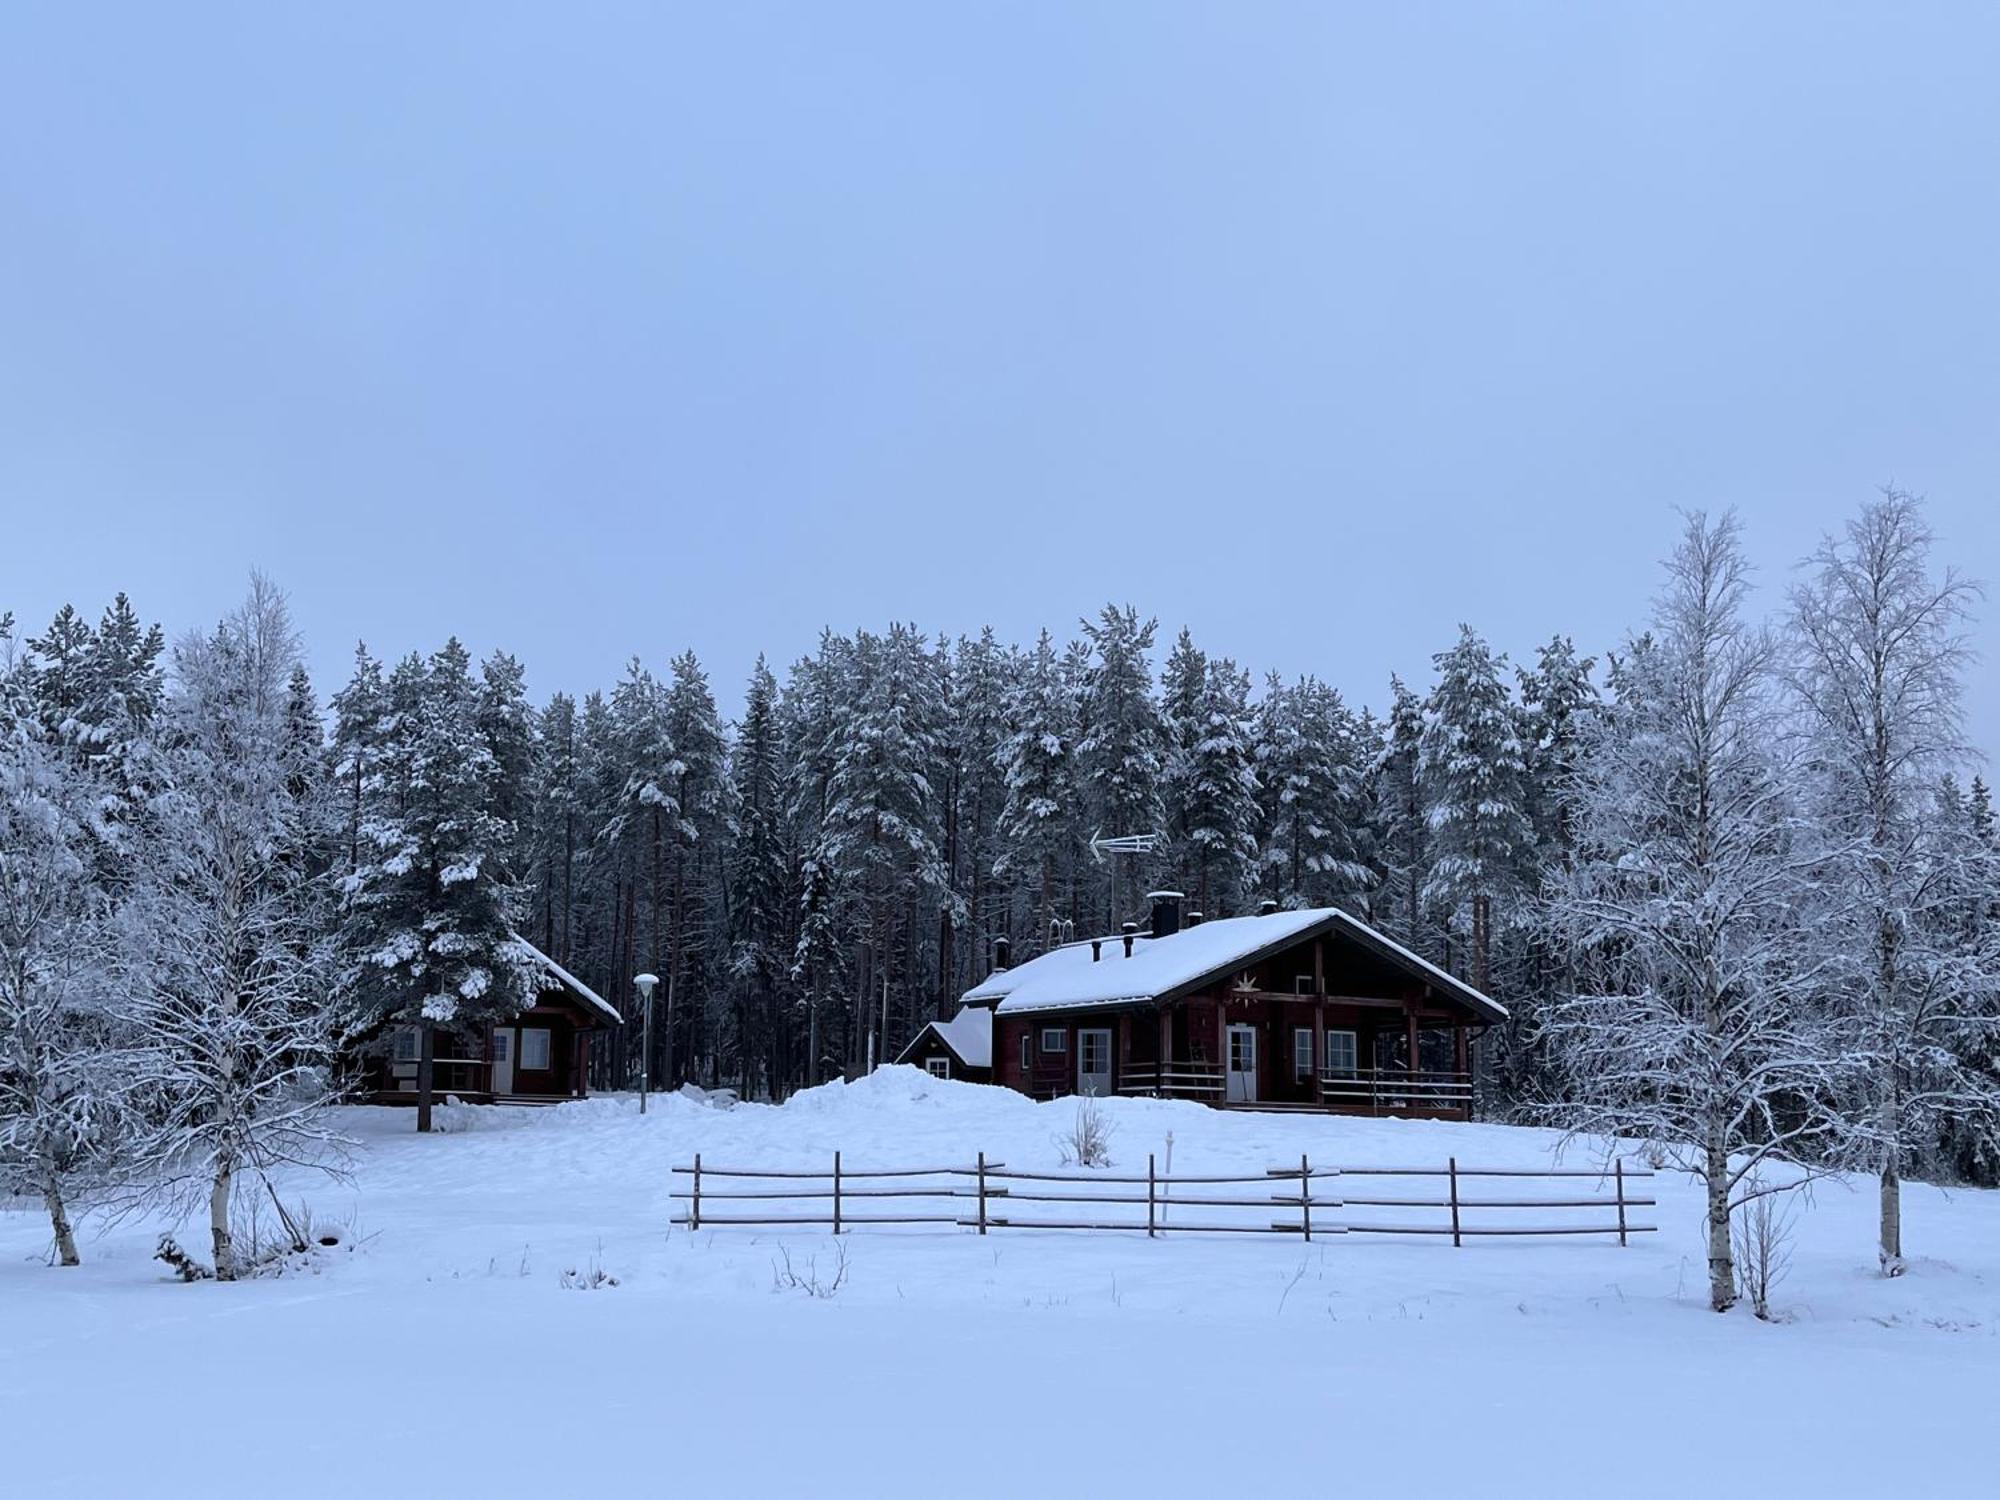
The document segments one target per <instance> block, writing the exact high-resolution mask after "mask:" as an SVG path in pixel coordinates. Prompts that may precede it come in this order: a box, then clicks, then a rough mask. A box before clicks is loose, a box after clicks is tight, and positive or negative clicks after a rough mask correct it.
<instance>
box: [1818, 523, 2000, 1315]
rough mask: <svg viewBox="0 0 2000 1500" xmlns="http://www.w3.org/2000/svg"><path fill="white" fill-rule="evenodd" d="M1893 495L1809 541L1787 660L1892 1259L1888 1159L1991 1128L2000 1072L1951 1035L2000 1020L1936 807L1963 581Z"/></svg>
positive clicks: (1951, 747)
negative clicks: (1966, 923) (1961, 913)
mask: <svg viewBox="0 0 2000 1500" xmlns="http://www.w3.org/2000/svg"><path fill="white" fill-rule="evenodd" d="M1930 553H1931V534H1930V531H1929V530H1928V528H1927V527H1926V526H1925V524H1924V520H1923V515H1922V511H1921V508H1920V507H1919V505H1918V503H1917V502H1916V501H1915V500H1914V499H1913V498H1911V497H1910V496H1908V495H1905V494H1902V493H1900V492H1898V491H1895V490H1888V491H1885V492H1884V493H1883V494H1882V496H1881V498H1879V499H1877V500H1875V501H1873V502H1872V503H1870V504H1868V505H1866V506H1864V507H1863V509H1862V511H1861V513H1860V514H1859V515H1858V516H1857V517H1855V518H1854V519H1853V520H1852V521H1850V522H1849V523H1848V524H1847V526H1846V528H1845V530H1844V531H1843V532H1842V533H1841V534H1840V535H1838V536H1832V537H1828V538H1827V539H1826V540H1825V541H1824V542H1823V543H1822V544H1821V546H1820V548H1819V550H1818V551H1817V552H1815V553H1814V554H1813V556H1812V557H1811V558H1810V559H1808V561H1807V564H1806V568H1807V573H1806V577H1805V578H1804V579H1803V580H1802V581H1801V583H1800V584H1799V585H1798V587H1797V588H1795V589H1794V590H1793V593H1792V601H1791V613H1790V617H1789V620H1788V627H1789V628H1788V631H1787V642H1786V644H1787V667H1788V671H1787V676H1788V680H1789V682H1790V684H1791V686H1792V688H1793V692H1794V698H1795V703H1796V707H1797V710H1798V712H1799V713H1800V715H1801V716H1802V717H1803V719H1804V721H1805V727H1806V731H1807V740H1808V754H1809V757H1810V763H1811V767H1812V771H1813V791H1814V809H1813V811H1814V814H1815V818H1814V821H1815V824H1816V826H1817V827H1818V829H1819V831H1820V834H1821V837H1822V839H1823V841H1824V844H1825V862H1824V865H1823V868H1822V870H1821V871H1820V876H1819V878H1820V882H1821V884H1822V887H1823V889H1824V891H1825V893H1826V895H1827V897H1828V900H1827V902H1826V917H1825V920H1824V922H1823V924H1822V926H1821V935H1820V938H1819V941H1820V942H1821V943H1823V944H1826V945H1827V946H1828V947H1829V949H1830V950H1831V953H1832V955H1833V957H1834V959H1835V964H1834V966H1833V967H1832V968H1831V969H1830V970H1829V972H1828V974H1827V976H1826V977H1827V980H1828V983H1827V985H1826V988H1825V993H1826V995H1827V997H1828V998H1827V1004H1828V1006H1829V1007H1830V1008H1832V1009H1834V1010H1836V1011H1837V1012H1838V1013H1839V1015H1840V1018H1841V1020H1842V1021H1843V1022H1845V1023H1846V1027H1847V1031H1848V1034H1849V1046H1850V1049H1851V1052H1852V1055H1853V1056H1854V1057H1855V1058H1856V1059H1857V1060H1859V1061H1860V1062H1861V1063H1862V1064H1863V1067H1862V1071H1861V1073H1860V1075H1859V1078H1858V1080H1857V1081H1858V1084H1859V1092H1858V1094H1857V1096H1856V1097H1855V1098H1854V1100H1853V1105H1852V1127H1853V1128H1852V1131H1851V1144H1852V1145H1853V1146H1854V1147H1855V1148H1857V1151H1858V1154H1859V1156H1860V1157H1861V1159H1862V1160H1864V1161H1866V1162H1867V1164H1868V1165H1869V1166H1870V1167H1872V1168H1873V1169H1874V1170H1875V1172H1876V1173H1877V1175H1878V1177H1879V1180H1880V1184H1881V1194H1880V1198H1881V1212H1880V1223H1879V1236H1878V1244H1877V1259H1878V1261H1879V1264H1880V1266H1881V1269H1882V1273H1883V1274H1884V1275H1886V1276H1896V1275H1900V1274H1901V1273H1902V1271H1903V1269H1904V1264H1905V1263H1904V1260H1903V1233H1902V1177H1903V1173H1904V1172H1905V1170H1907V1169H1908V1167H1909V1166H1910V1165H1911V1164H1912V1163H1913V1162H1915V1161H1917V1160H1919V1159H1920V1158H1921V1157H1922V1156H1923V1155H1925V1154H1927V1153H1928V1151H1929V1149H1930V1148H1931V1147H1932V1146H1934V1145H1935V1143H1936V1142H1937V1140H1938V1137H1939V1133H1940V1129H1941V1123H1942V1121H1943V1120H1944V1119H1945V1118H1947V1117H1949V1118H1951V1119H1953V1120H1954V1121H1955V1122H1956V1123H1957V1125H1958V1126H1959V1128H1960V1129H1961V1130H1963V1129H1965V1128H1967V1127H1969V1126H1970V1127H1975V1128H1978V1129H1979V1130H1980V1133H1981V1134H1983V1135H1986V1136H1988V1137H1989V1138H1990V1137H1993V1136H1994V1134H1995V1130H1996V1122H1997V1121H2000V1079H1995V1078H1993V1077H1992V1076H1991V1075H1990V1074H1988V1073H1986V1072H1985V1071H1984V1070H1983V1069H1980V1068H1977V1067H1969V1066H1966V1065H1965V1062H1964V1059H1965V1058H1966V1056H1967V1055H1968V1052H1969V1051H1971V1050H1973V1049H1968V1048H1967V1047H1966V1046H1965V1043H1966V1042H1967V1041H1968V1040H1969V1039H1972V1038H1974V1037H1976V1036H1977V1035H1978V1034H1979V1033H1981V1032H1983V1031H1985V1030H1987V1029H1989V1028H1991V1027H1993V1026H1994V1025H1995V1023H1996V1020H2000V1010H1996V994H1995V990H1996V983H1997V982H2000V966H1996V964H1995V962H1994V958H1995V955H1994V954H1993V952H1992V951H1991V945H1990V939H1989V937H1988V935H1986V934H1981V935H1977V936H1975V935H1972V934H1968V933H1967V932H1966V931H1965V929H1964V928H1963V927H1962V926H1961V925H1960V924H1958V923H1957V922H1955V921H1952V920H1950V919H1949V918H1950V915H1951V914H1952V913H1953V912H1955V911H1956V910H1958V908H1959V907H1960V905H1961V904H1962V899H1963V891H1964V889H1965V886H1966V883H1967V882H1966V879H1965V876H1966V872H1967V869H1968V867H1969V862H1974V861H1977V860H1978V859H1979V854H1980V851H1979V850H1978V847H1977V843H1976V840H1975V839H1974V838H1973V835H1972V831H1971V828H1970V826H1969V825H1965V824H1960V825H1959V826H1957V827H1953V826H1952V824H1951V822H1950V821H1949V820H1946V819H1941V818H1940V817H1939V816H1937V797H1936V787H1937V784H1938V777H1939V775H1940V773H1941V772H1943V771H1945V770H1947V769H1949V768H1950V767H1952V766H1954V765H1956V764H1958V763H1960V762H1962V761H1963V760H1964V759H1966V758H1967V756H1968V754H1969V747H1968V746H1967V745H1966V743H1965V738H1964V732H1963V718H1962V713H1961V697H1962V687H1963V679H1964V674H1965V672H1966V670H1967V668H1968V666H1969V664H1970V652H1969V650H1968V648H1967V645H1966V641H1965V634H1964V632H1965V629H1966V626H1967V624H1968V621H1969V615H1968V610H1969V607H1970V604H1971V601H1972V600H1973V598H1974V596H1975V593H1976V589H1975V586H1974V585H1973V584H1971V583H1969V582H1967V581H1966V580H1965V579H1963V578H1961V577H1959V576H1958V575H1957V574H1956V573H1954V572H1952V571H1950V570H1948V569H1947V570H1945V571H1943V572H1936V571H1934V570H1933V568H1932V566H1931V561H1930Z"/></svg>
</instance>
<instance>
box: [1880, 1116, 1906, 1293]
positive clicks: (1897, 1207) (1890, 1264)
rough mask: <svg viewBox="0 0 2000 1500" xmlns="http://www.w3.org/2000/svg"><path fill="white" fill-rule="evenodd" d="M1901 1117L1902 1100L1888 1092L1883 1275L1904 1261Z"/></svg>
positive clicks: (1897, 1270) (1884, 1123)
mask: <svg viewBox="0 0 2000 1500" xmlns="http://www.w3.org/2000/svg"><path fill="white" fill-rule="evenodd" d="M1901 1121H1902V1105H1901V1102H1900V1101H1899V1100H1898V1099H1896V1098H1895V1097H1894V1094H1893V1092H1892V1093H1891V1096H1890V1097H1889V1098H1888V1099H1886V1100H1884V1101H1883V1104H1882V1128H1883V1130H1884V1131H1885V1132H1886V1133H1887V1135H1888V1145H1887V1146H1886V1147H1885V1148H1884V1149H1883V1153H1882V1225H1881V1236H1880V1243H1879V1245H1878V1246H1877V1248H1876V1256H1877V1260H1878V1261H1879V1263H1880V1265H1881V1268H1882V1274H1883V1275H1884V1276H1901V1275H1902V1274H1903V1272H1904V1270H1905V1269H1906V1266H1905V1264H1904V1261H1903V1174H1902V1154H1903V1153H1902V1142H1901V1140H1900V1139H1899V1137H1898V1135H1897V1128H1898V1126H1899V1125H1900V1124H1901Z"/></svg>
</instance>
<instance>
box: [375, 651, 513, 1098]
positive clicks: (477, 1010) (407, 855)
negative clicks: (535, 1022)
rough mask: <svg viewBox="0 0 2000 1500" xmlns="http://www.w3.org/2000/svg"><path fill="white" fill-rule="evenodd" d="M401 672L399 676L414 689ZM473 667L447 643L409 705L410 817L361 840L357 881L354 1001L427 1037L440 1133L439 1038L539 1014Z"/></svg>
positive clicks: (403, 735)
mask: <svg viewBox="0 0 2000 1500" xmlns="http://www.w3.org/2000/svg"><path fill="white" fill-rule="evenodd" d="M411 675H412V674H410V673H409V672H408V671H406V670H405V669H403V668H399V669H398V676H399V677H401V678H403V679H404V684H405V685H406V686H415V684H414V683H412V682H411V680H410V679H411ZM479 706H480V698H479V690H478V685H477V684H476V683H475V681H474V679H473V675H472V669H471V659H470V658H469V657H468V656H467V654H466V652H465V648H464V647H463V646H461V645H460V644H459V643H458V641H457V640H456V639H453V640H450V641H447V642H446V643H445V645H444V647H443V649H441V650H440V651H438V652H437V654H436V655H434V656H433V657H432V658H431V659H430V661H429V662H428V663H427V664H426V665H425V666H424V668H423V670H422V682H421V687H420V689H419V690H418V691H417V692H416V694H415V701H414V703H413V704H409V705H399V711H398V713H397V714H396V731H395V735H394V738H393V740H392V743H391V745H390V746H389V754H388V757H387V758H388V760H389V761H390V763H392V764H394V765H396V766H398V767H399V768H400V769H401V770H402V772H403V774H404V775H405V776H406V778H407V780H406V784H405V786H404V788H403V791H402V795H401V799H400V802H401V805H400V807H398V808H389V807H385V808H384V809H383V810H382V811H381V812H379V813H378V814H377V815H376V816H374V817H372V818H370V819H369V820H368V822H367V824H366V826H365V827H364V829H363V840H364V845H365V848H364V855H363V863H362V865H361V866H360V868H359V869H358V870H357V871H356V872H355V873H354V875H353V876H352V877H350V879H349V881H348V882H347V889H348V893H349V915H348V920H347V923H346V924H345V934H344V935H345V945H346V948H347V951H348V953H349V954H350V956H351V963H350V967H349V971H348V992H349V994H350V996H351V997H352V1000H353V1004H354V1006H355V1011H356V1015H355V1020H356V1023H357V1027H358V1029H360V1030H363V1031H367V1030H372V1029H374V1028H375V1027H377V1026H379V1025H380V1023H382V1022H385V1021H394V1022H401V1023H404V1024H411V1025H415V1026H416V1027H417V1028H418V1030H419V1037H420V1040H419V1053H418V1073H417V1088H418V1101H417V1129H418V1130H420V1131H426V1130H429V1129H430V1126H431V1105H432V1093H433V1086H434V1083H433V1074H434V1067H433V1060H434V1058H435V1055H436V1050H435V1049H436V1029H437V1028H438V1027H440V1026H443V1027H446V1028H448V1029H452V1030H458V1029H477V1028H478V1027H479V1026H480V1025H481V1024H482V1023H484V1022H488V1021H491V1020H497V1019H505V1018H508V1017H511V1016H514V1015H517V1014H519V1013H520V1012H521V1011H523V1010H525V1009H526V1008H527V1007H528V1006H529V1005H531V1004H533V1003H534V999H535V995H536V992H537V990H538V988H539V983H540V969H539V965H538V963H537V961H536V960H535V958H534V955H533V953H532V952H531V951H530V950H529V949H528V948H527V946H526V945H525V944H524V943H522V942H521V941H520V939H519V938H517V937H516V936H515V934H514V920H515V909H516V905H517V902H518V899H519V896H518V891H517V889H516V887H515V886H514V885H513V884H512V883H511V881H510V878H509V876H510V872H509V871H508V869H507V865H506V859H507V854H508V851H509V850H510V849H511V847H512V844H513V837H514V833H513V829H512V827H511V826H510V824H509V823H508V822H507V820H506V819H505V818H504V817H502V816H501V814H500V812H499V811H498V808H499V806H500V803H501V800H502V799H501V789H500V787H499V786H498V763H497V762H496V761H495V759H494V756H493V752H492V750H491V749H490V748H489V747H488V745H487V742H486V737H485V735H484V734H483V733H482V732H481V730H480V724H479Z"/></svg>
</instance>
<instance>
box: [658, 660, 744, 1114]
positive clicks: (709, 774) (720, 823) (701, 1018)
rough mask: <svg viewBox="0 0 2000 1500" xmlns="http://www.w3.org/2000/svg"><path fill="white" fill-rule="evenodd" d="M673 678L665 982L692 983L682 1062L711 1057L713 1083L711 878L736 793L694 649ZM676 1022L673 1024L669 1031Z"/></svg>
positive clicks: (715, 945) (676, 664) (675, 666)
mask: <svg viewBox="0 0 2000 1500" xmlns="http://www.w3.org/2000/svg"><path fill="white" fill-rule="evenodd" d="M671 670H672V674H673V675H672V680H671V682H670V684H669V686H668V688H667V692H666V698H665V705H664V706H665V712H666V730H667V736H668V738H669V740H670V741H671V742H672V744H673V764H674V780H673V788H672V791H673V795H672V805H673V807H674V808H675V809H676V811H675V815H674V818H673V822H672V830H671V831H672V835H673V837H672V843H671V845H670V854H669V861H670V866H671V885H670V895H669V900H670V902H671V905H670V908H669V910H670V912H671V923H672V942H671V946H670V950H669V952H668V956H667V970H666V973H667V979H668V982H669V983H670V984H672V985H674V986H675V987H676V988H678V987H679V986H680V985H681V984H684V983H687V984H691V988H692V990H693V999H694V1003H693V1004H689V1005H686V1006H683V1007H681V1011H682V1014H683V1016H684V1017H685V1018H686V1020H685V1021H684V1023H683V1025H684V1029H685V1030H687V1032H688V1033H689V1039H690V1040H689V1045H688V1046H687V1047H686V1048H685V1049H684V1051H683V1054H682V1055H684V1056H687V1057H690V1058H694V1059H700V1058H702V1057H703V1055H704V1053H705V1054H706V1061H707V1066H708V1076H709V1081H710V1082H711V1083H712V1082H714V1081H715V1070H716V1068H717V1066H718V1065H719V1062H720V1059H719V1056H718V1055H717V1050H716V1048H715V1047H714V1045H713V1039H712V1027H711V1026H710V1025H709V1023H708V1018H707V1010H708V999H709V988H710V986H709V978H708V969H707V966H708V963H709V961H710V960H711V959H712V958H713V957H715V956H716V955H717V954H718V952H719V950H720V949H721V947H722V943H723V941H724V937H723V934H722V933H721V932H720V931H717V930H716V926H717V924H716V922H715V911H714V908H713V905H712V903H711V902H710V900H709V899H708V894H709V886H710V882H711V880H713V881H716V882H719V881H720V879H721V876H722V860H723V858H724V856H725V854H726V852H727V835H728V826H729V807H730V801H731V796H730V793H731V787H730V781H729V773H728V745H727V741H726V739H725V737H724V734H723V729H722V720H721V718H720V717H719V715H718V714H717V713H716V708H715V695H714V694H713V693H712V692H711V691H710V690H709V685H708V675H707V674H706V673H705V672H703V671H702V669H701V663H700V662H699V661H698V660H696V658H695V654H694V653H693V652H692V651H686V652H683V653H682V654H681V655H679V656H677V657H675V658H674V660H673V663H672V668H671ZM671 1026H672V1022H671V1021H670V1022H669V1029H671ZM673 1056H674V1053H673V1051H672V1050H671V1048H670V1050H669V1052H668V1069H667V1077H668V1080H669V1083H670V1084H671V1083H672V1082H673Z"/></svg>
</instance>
